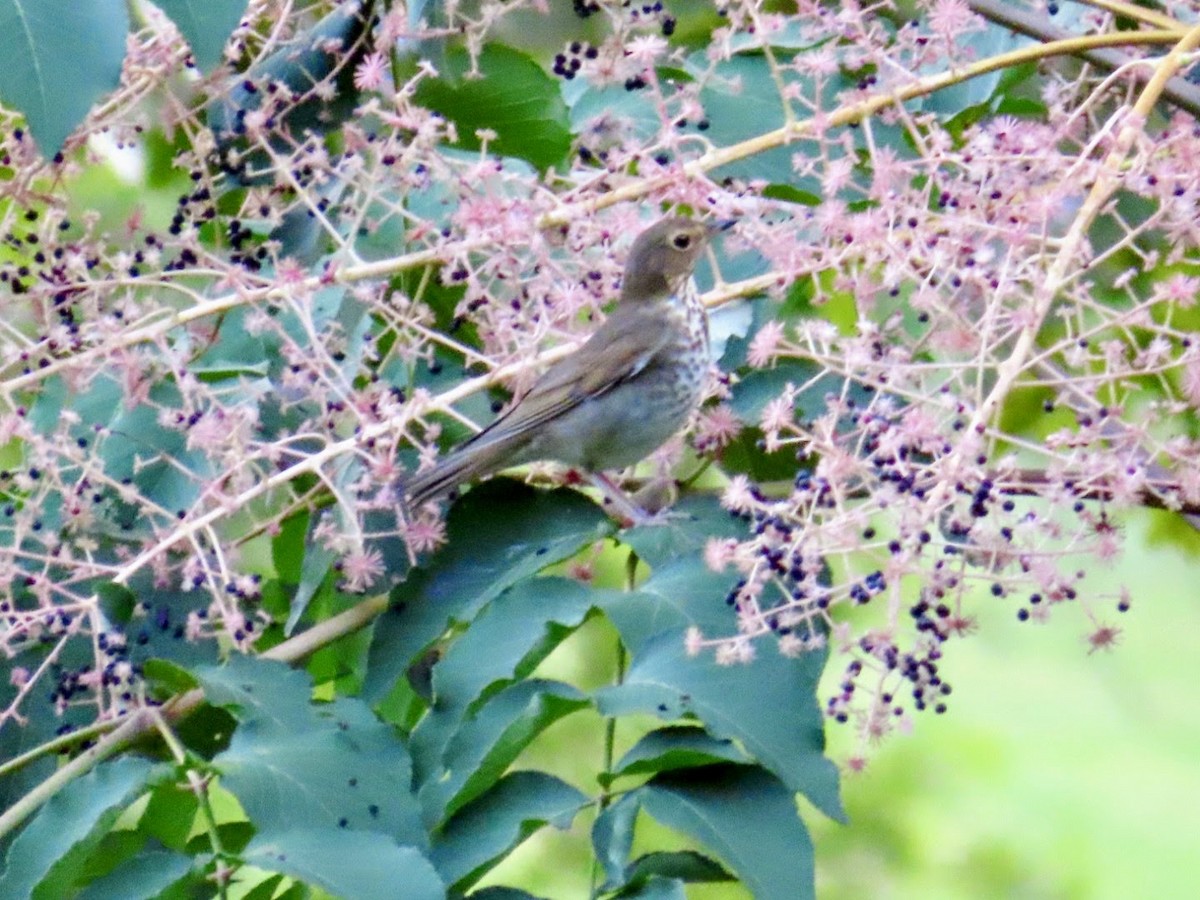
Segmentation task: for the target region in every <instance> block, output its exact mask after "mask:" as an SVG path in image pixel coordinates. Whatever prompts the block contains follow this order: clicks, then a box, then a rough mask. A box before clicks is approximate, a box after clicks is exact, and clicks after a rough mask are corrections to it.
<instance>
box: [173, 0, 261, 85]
mask: <svg viewBox="0 0 1200 900" xmlns="http://www.w3.org/2000/svg"><path fill="white" fill-rule="evenodd" d="M155 6H157V7H158V8H159V9H161V10H162V11H163V12H165V13H166V14H167V15H168V16H170V17H171V21H173V22H174V23H175V25H176V26H177V27H178V28H179V30H180V31H181V32H182V33H183V36H184V38H186V39H187V42H188V44H189V45H190V46H191V48H192V56H194V57H195V58H196V65H198V66H199V67H200V69H201V70H202V71H203V72H208V71H209V70H211V69H212V68H213V67H214V66H216V65H217V63H219V62H221V59H222V57H223V53H222V51H223V50H224V49H225V42H226V41H227V40H229V35H230V34H232V33H233V29H234V28H236V27H237V24H238V22H239V21H240V20H241V18H242V13H244V12H245V11H246V0H155Z"/></svg>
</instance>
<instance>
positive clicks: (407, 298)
mask: <svg viewBox="0 0 1200 900" xmlns="http://www.w3.org/2000/svg"><path fill="white" fill-rule="evenodd" d="M543 6H544V4H539V3H536V2H533V0H528V2H512V3H504V4H500V3H494V2H488V0H484V2H481V3H478V4H474V5H472V6H471V8H470V9H467V8H466V6H465V5H463V6H460V5H458V4H451V3H445V4H443V3H411V4H408V5H403V4H399V3H389V2H385V0H375V2H371V0H356V2H341V3H333V2H325V0H312V2H304V3H292V2H289V3H283V2H276V0H262V2H255V3H253V4H251V5H250V7H249V9H245V8H244V6H243V4H241V3H237V2H221V3H208V4H196V3H186V2H175V0H161V2H159V3H158V4H157V8H152V7H150V6H149V5H145V4H135V5H133V14H134V18H133V21H132V23H131V22H130V20H129V19H128V18H127V16H126V7H125V4H120V3H118V4H115V5H112V6H111V8H110V7H109V6H107V5H105V4H99V3H95V4H75V5H71V7H70V10H69V11H68V12H67V13H65V14H63V13H59V12H54V11H55V10H59V9H60V8H61V5H59V4H50V3H47V2H45V0H7V2H5V0H0V24H4V25H6V26H8V27H5V28H3V29H0V41H2V42H3V46H4V48H5V50H6V51H8V53H7V58H8V59H9V60H11V61H14V64H13V65H10V66H9V67H8V69H9V71H8V72H7V73H6V74H5V75H2V76H0V98H3V100H4V102H5V103H6V105H7V108H8V110H9V111H8V112H6V113H4V114H3V115H4V117H5V127H4V129H3V132H2V134H0V144H2V145H3V146H2V159H3V167H2V168H0V178H2V179H3V184H4V193H3V196H2V197H0V220H2V223H3V226H4V227H3V229H2V233H3V234H4V236H5V240H4V243H3V247H2V249H0V284H3V286H4V287H3V291H4V293H5V295H6V298H7V299H8V301H9V303H8V310H9V314H8V316H7V317H6V320H5V323H4V328H3V331H2V332H0V367H2V369H0V377H2V379H3V381H2V388H0V398H2V399H0V436H2V440H3V445H2V450H0V453H2V455H3V458H2V460H0V465H2V466H3V471H2V472H0V560H2V563H0V573H2V574H3V578H2V579H0V646H2V647H3V649H4V650H5V652H6V654H7V655H8V658H9V660H10V665H9V670H8V678H6V679H4V682H3V683H4V687H3V693H0V747H2V748H3V750H2V752H0V758H3V759H4V760H5V762H4V763H3V765H2V766H0V791H2V792H3V803H2V804H0V805H2V806H3V807H4V809H5V810H6V811H5V812H4V813H3V815H2V816H0V840H2V841H3V850H4V866H3V869H2V870H0V894H3V895H4V896H32V897H66V896H82V897H105V896H119V897H135V896H136V897H183V896H194V895H203V894H204V893H205V892H206V891H208V892H213V891H215V892H216V893H217V895H219V896H222V897H228V896H263V897H266V896H287V897H292V896H308V895H310V894H312V893H314V892H316V893H317V894H318V895H321V892H323V894H324V895H334V896H343V897H354V898H359V897H362V898H370V897H375V896H381V897H382V896H396V891H397V889H398V888H397V886H398V885H402V886H403V887H402V890H403V895H404V896H412V897H425V896H429V897H437V896H447V895H449V896H462V895H465V894H467V893H471V894H472V895H477V896H480V897H489V896H497V897H499V896H504V897H507V896H530V895H529V894H526V893H524V891H525V889H527V888H528V889H531V890H536V886H533V885H526V884H521V885H520V888H518V887H517V886H509V885H510V882H514V883H515V882H516V881H519V879H513V878H512V877H511V869H510V868H507V867H508V866H509V865H510V863H511V861H512V860H513V859H514V851H515V850H516V848H517V847H518V846H520V845H521V844H523V843H524V842H525V841H526V840H527V839H528V838H529V837H530V836H532V835H534V834H538V833H544V832H545V830H546V829H547V828H559V829H567V828H573V829H575V830H577V831H580V832H582V831H584V830H588V829H590V832H589V848H590V849H589V853H590V860H589V870H588V871H587V872H584V873H581V874H580V878H579V879H578V883H579V884H581V885H586V889H587V890H588V891H589V892H590V894H591V895H592V896H613V897H617V896H620V897H651V896H672V897H679V896H685V894H686V891H687V887H686V886H687V885H690V884H698V883H710V882H711V883H729V882H737V883H738V884H740V885H741V886H742V887H744V888H745V890H748V891H749V892H751V894H752V895H753V896H755V897H761V898H771V897H787V898H794V897H804V896H811V895H812V894H813V892H814V883H813V882H814V875H813V871H814V851H813V847H812V842H811V840H810V838H809V833H808V829H807V827H806V825H805V823H804V821H803V820H802V819H801V818H800V816H799V813H798V808H797V797H798V796H800V797H803V798H805V800H806V802H807V803H810V804H811V805H812V806H813V807H814V808H815V809H816V810H818V811H819V812H820V813H822V814H823V815H825V816H828V817H830V818H833V819H842V818H843V813H842V808H841V801H840V799H839V790H838V772H837V769H836V767H835V766H834V764H833V763H832V762H831V761H830V760H829V759H827V758H826V757H825V756H824V748H825V736H824V726H825V722H827V721H836V722H843V723H847V724H848V725H849V726H850V727H852V728H853V731H854V736H855V739H856V742H857V746H856V747H855V749H854V750H853V751H852V752H851V753H850V755H849V756H848V757H847V758H846V759H845V760H844V762H845V764H846V767H847V768H849V769H851V770H856V769H860V768H862V767H863V766H864V765H865V764H866V761H867V758H868V753H869V748H870V746H871V745H872V744H873V743H874V742H876V741H878V740H879V739H881V738H883V737H885V736H886V735H888V734H890V733H891V732H893V731H894V730H896V729H897V728H909V727H912V725H913V722H914V719H915V714H916V713H917V712H920V711H925V710H928V711H933V712H935V713H941V712H944V711H945V710H946V708H947V703H948V696H949V695H950V693H951V686H950V684H948V683H947V681H946V679H945V677H944V673H943V671H942V670H941V668H940V665H941V661H942V659H943V656H944V654H946V653H948V652H950V651H951V650H952V649H953V647H954V645H955V644H956V643H957V642H958V641H959V640H960V639H962V638H964V637H966V636H967V635H968V634H969V633H970V632H971V631H972V630H973V629H974V627H975V618H976V614H975V612H974V611H973V610H972V608H971V605H970V599H969V598H970V596H971V594H970V593H969V591H970V590H971V589H972V588H974V587H977V586H979V585H983V586H985V588H986V589H987V590H988V591H990V593H991V594H992V595H993V596H994V597H995V598H996V602H997V603H1004V602H1007V603H1010V604H1011V605H1014V606H1016V607H1017V609H1016V610H1015V611H1014V614H1015V615H1016V616H1017V617H1018V618H1020V619H1021V620H1022V621H1026V620H1029V621H1040V620H1043V619H1045V618H1046V617H1048V616H1050V615H1051V614H1053V613H1054V612H1055V611H1057V610H1058V609H1059V608H1067V607H1078V608H1079V609H1080V611H1081V612H1080V614H1081V615H1082V617H1083V618H1084V620H1085V621H1086V622H1087V626H1086V627H1087V628H1088V644H1089V646H1090V647H1091V648H1093V649H1096V648H1106V647H1109V646H1111V645H1112V644H1113V643H1114V642H1115V641H1116V639H1117V637H1118V635H1119V629H1118V628H1117V627H1116V625H1114V624H1113V616H1112V614H1113V613H1114V612H1124V611H1126V610H1127V609H1128V608H1129V606H1130V593H1129V592H1128V591H1127V590H1124V589H1121V590H1119V591H1117V592H1116V594H1115V596H1108V595H1106V594H1104V593H1102V592H1099V591H1096V590H1094V589H1092V588H1091V584H1090V582H1089V570H1090V568H1091V567H1092V566H1094V565H1095V564H1097V563H1100V562H1103V561H1106V560H1108V559H1111V558H1112V557H1114V556H1115V555H1116V554H1118V553H1119V552H1120V551H1121V545H1122V534H1121V521H1122V516H1123V515H1124V514H1126V513H1127V512H1128V511H1129V510H1132V509H1137V508H1142V507H1147V506H1152V507H1158V508H1163V509H1168V510H1174V511H1178V512H1184V513H1196V512H1200V482H1198V481H1197V479H1196V475H1195V473H1196V471H1197V467H1196V464H1195V462H1196V455H1197V448H1198V447H1200V444H1197V437H1196V431H1197V422H1196V408H1197V406H1198V405H1200V346H1197V345H1196V344H1195V342H1194V340H1193V338H1192V337H1191V332H1192V331H1194V330H1195V326H1196V313H1195V300H1196V295H1197V291H1198V289H1200V281H1198V280H1197V279H1198V277H1200V247H1198V246H1197V244H1198V242H1197V238H1196V233H1195V224H1194V219H1195V207H1196V200H1197V196H1198V195H1200V180H1198V179H1197V176H1196V174H1195V169H1196V167H1195V165H1194V163H1195V159H1196V158H1197V155H1198V151H1200V137H1198V136H1197V132H1196V130H1195V126H1194V121H1193V120H1192V116H1193V115H1194V113H1195V111H1196V109H1197V108H1200V106H1197V104H1196V91H1195V86H1194V85H1192V84H1190V83H1189V82H1187V81H1185V80H1183V79H1181V78H1178V77H1176V74H1177V73H1178V72H1181V71H1183V69H1184V68H1185V67H1186V66H1187V65H1189V64H1190V63H1191V61H1192V58H1193V56H1194V52H1195V50H1196V47H1197V46H1200V30H1198V29H1197V28H1196V27H1194V26H1189V25H1185V24H1183V22H1182V21H1178V20H1176V18H1174V17H1173V16H1172V15H1169V14H1168V13H1160V12H1151V11H1147V10H1142V9H1140V8H1134V7H1129V8H1125V7H1124V6H1123V7H1122V15H1121V17H1120V18H1117V17H1114V16H1113V15H1112V14H1110V13H1109V12H1104V11H1099V12H1098V11H1095V10H1093V11H1092V12H1091V13H1089V14H1087V15H1080V16H1075V15H1073V14H1072V15H1064V16H1062V17H1060V18H1059V19H1058V20H1057V21H1056V22H1050V21H1048V20H1047V19H1046V17H1045V16H1044V15H1043V14H1042V13H1041V12H1039V9H1040V7H1039V6H1038V5H1036V4H1029V5H1028V8H1025V7H1021V8H1019V9H1018V8H1016V6H1015V5H1012V4H1010V5H1008V6H1009V7H1011V8H1005V9H1000V8H998V5H996V4H992V3H989V2H976V3H973V4H972V6H973V7H974V8H975V9H976V10H977V11H978V12H979V13H981V14H982V15H975V14H973V13H972V12H971V11H970V10H969V9H968V8H967V6H966V5H965V4H961V3H957V2H937V3H917V4H913V5H911V7H906V8H905V13H904V15H903V16H901V15H900V14H899V13H897V12H895V11H894V10H893V9H892V8H891V7H885V6H880V7H879V8H878V9H875V8H871V9H860V8H858V7H854V6H843V5H841V4H832V3H824V4H823V3H818V2H809V0H801V2H798V3H795V4H786V3H776V4H766V5H765V6H764V4H761V3H755V2H750V0H746V2H741V0H735V2H730V3H721V4H719V5H717V4H708V3H704V2H700V0H691V2H683V0H680V2H678V3H668V4H662V3H656V4H645V5H630V4H620V3H607V2H604V3H600V2H596V3H593V2H575V3H573V4H571V6H570V7H568V6H567V5H566V4H561V5H555V8H552V9H550V10H547V9H543V8H542V7H543ZM1107 6H1111V4H1108V5H1106V6H1105V7H1104V8H1106V7H1107ZM76 7H78V9H76ZM85 7H86V8H85ZM1097 7H1101V5H1100V4H1097ZM1072 11H1073V12H1074V7H1072ZM52 12H54V14H53V15H52V14H51V13H52ZM18 22H20V23H27V25H28V27H24V28H18V27H17V26H16V24H14V23H18ZM998 23H1003V24H998ZM131 27H132V29H133V30H132V32H130V31H129V29H130V28H131ZM1010 28H1015V29H1017V30H1019V31H1020V32H1021V33H1022V34H1024V35H1027V36H1028V37H1017V36H1016V34H1014V32H1013V31H1010ZM84 38H87V40H86V41H85V40H84ZM1114 48H1121V49H1119V50H1117V49H1114ZM1163 48H1165V50H1163ZM1157 52H1164V54H1165V55H1162V56H1153V55H1152V54H1154V53H1157ZM1113 54H1116V55H1115V56H1114V55H1113ZM1137 55H1146V56H1147V59H1146V61H1144V62H1141V63H1137V64H1133V60H1134V59H1135V58H1136V56H1137ZM1080 58H1082V59H1085V60H1086V61H1087V65H1086V66H1081V65H1080V64H1079V62H1078V59H1080ZM1126 63H1130V64H1129V65H1126ZM1109 70H1116V71H1115V74H1113V75H1112V77H1109V74H1108V73H1109ZM118 76H119V77H118ZM88 110H90V112H89V111H88ZM131 156H132V158H133V159H134V161H135V162H136V164H137V165H139V166H140V167H141V172H140V173H139V175H138V176H137V185H138V186H137V188H136V191H132V190H128V189H125V188H122V187H121V185H120V183H119V182H118V181H117V180H116V176H114V175H113V174H112V173H113V169H114V168H115V167H116V166H117V165H119V164H121V163H122V161H125V160H128V159H129V158H130V157H131ZM123 194H124V195H123ZM130 195H132V197H131V196H130ZM666 210H675V211H683V212H688V213H690V214H693V215H696V216H704V217H709V216H711V217H714V218H726V217H730V216H733V217H737V218H738V219H739V220H740V224H739V226H738V228H737V230H736V232H735V233H734V234H732V235H730V236H728V237H726V238H724V239H723V240H722V241H721V242H720V244H719V246H717V247H715V248H714V252H713V253H712V254H711V256H710V258H709V260H708V262H707V263H706V264H705V266H704V271H702V272H701V273H700V274H699V280H700V282H701V284H702V287H703V288H705V289H706V290H707V293H706V294H705V298H706V302H707V303H708V305H709V306H710V308H711V309H712V310H713V328H714V334H715V335H716V336H717V337H718V338H720V340H719V341H718V343H719V344H720V345H721V354H720V360H719V364H720V369H721V371H722V375H721V377H720V378H714V379H713V382H712V389H711V391H710V397H709V402H708V404H707V405H706V406H705V408H704V409H703V410H702V411H701V412H700V413H699V414H698V415H697V417H696V419H695V421H694V423H693V426H692V427H691V428H690V429H689V431H688V435H687V437H686V438H685V437H680V438H678V439H675V440H673V441H671V442H669V443H668V444H667V445H666V446H665V447H663V448H662V449H660V450H659V451H657V452H656V453H655V454H654V455H653V456H652V457H651V459H649V460H648V461H646V462H645V463H643V464H642V465H641V466H639V467H636V468H635V469H634V470H633V471H630V472H627V473H624V475H623V476H622V479H623V483H624V484H625V485H626V486H627V487H629V488H630V489H631V490H634V489H644V493H643V494H641V495H640V496H648V495H649V494H651V493H660V494H661V493H664V489H665V492H667V493H674V494H678V496H679V500H678V502H677V503H676V504H675V506H674V508H673V510H672V516H670V517H666V518H665V519H664V520H663V521H660V522H656V523H652V524H643V525H639V526H637V527H622V526H623V523H620V522H616V521H614V520H612V519H611V518H610V517H609V516H608V515H607V514H606V513H605V511H604V508H603V506H602V505H600V504H598V503H597V502H596V501H595V499H594V497H593V495H592V494H589V493H587V492H583V491H580V490H578V489H577V488H576V487H575V486H574V485H575V479H574V478H573V477H572V476H571V475H570V474H564V473H562V472H561V471H559V470H557V469H555V468H553V467H551V466H546V465H542V464H536V465H533V466H529V467H526V468H525V469H524V470H521V471H520V472H518V473H516V474H519V475H521V476H522V477H523V478H524V480H525V481H526V482H530V483H532V485H533V486H531V485H530V484H528V483H522V482H520V481H517V480H514V479H511V478H504V477H501V478H495V479H492V480H491V481H488V482H486V483H484V484H481V485H478V486H475V487H472V488H470V489H468V490H467V491H466V492H465V494H464V496H463V497H462V498H461V499H459V500H458V501H457V502H455V503H454V504H453V505H452V506H450V508H449V510H448V512H447V513H446V515H445V517H444V518H443V510H441V509H439V508H435V507H432V506H431V507H427V508H423V509H416V510H410V509H407V508H406V505H405V503H404V498H403V488H402V485H403V476H404V474H405V473H406V472H410V471H412V470H414V469H415V468H416V467H418V466H420V465H423V464H426V463H428V462H429V461H431V460H432V459H433V458H434V457H436V455H437V454H438V453H440V452H441V451H442V450H443V449H444V448H446V447H448V446H449V445H451V444H452V443H453V442H455V441H457V440H459V439H460V438H462V437H463V436H464V435H465V434H466V433H467V432H468V430H469V429H468V426H467V423H468V422H469V421H470V422H483V421H485V420H486V418H487V417H488V416H489V415H490V411H491V410H492V409H498V408H499V406H500V405H501V403H502V402H503V401H502V399H501V398H500V395H498V394H497V395H493V394H492V392H493V391H494V390H495V389H497V388H498V387H500V386H501V385H503V386H506V387H508V388H510V389H512V390H514V391H518V392H519V391H520V390H521V389H522V388H524V387H525V386H527V385H528V384H529V380H530V378H531V377H532V375H533V373H534V372H535V371H536V368H537V366H538V365H540V364H543V363H545V362H548V361H550V360H552V359H556V358H559V357H561V356H562V355H563V354H565V353H568V352H570V349H571V348H572V347H573V346H575V344H576V343H577V342H578V340H579V339H580V338H581V337H582V336H583V335H585V334H586V333H587V332H588V331H590V330H591V329H592V327H593V325H592V324H591V322H592V320H594V319H595V318H597V317H598V316H601V315H603V312H604V308H605V304H606V303H607V302H608V301H609V300H610V299H611V298H612V297H613V295H614V292H615V288H616V285H617V284H618V283H619V278H620V259H621V258H622V256H623V254H624V253H625V251H626V250H627V248H628V238H629V236H631V235H632V234H634V233H636V232H637V231H638V230H640V229H641V228H642V227H644V225H645V224H647V223H648V222H650V221H651V220H652V219H653V218H655V217H656V216H657V215H658V214H659V213H660V212H662V211H666ZM542 346H546V347H548V348H549V349H545V350H542V351H541V352H537V348H539V347H542ZM1006 598H1007V599H1006ZM831 655H832V656H834V657H835V658H836V660H837V666H838V670H837V671H836V672H834V673H831V674H830V676H829V682H828V683H831V684H832V685H833V690H832V691H831V692H828V689H827V693H826V694H825V695H823V696H819V693H818V687H819V684H820V683H821V678H822V672H823V669H824V667H825V663H826V660H827V658H828V657H829V656H831ZM575 657H582V658H584V659H586V660H588V661H589V662H590V665H589V666H582V667H579V668H577V669H576V670H574V671H572V670H571V666H570V665H567V664H566V661H567V660H571V659H574V658H575ZM47 701H48V702H47ZM578 723H584V725H585V728H584V730H585V732H586V741H585V742H584V743H585V744H586V749H581V750H580V751H579V753H578V754H577V757H578V758H569V759H568V758H563V754H561V753H560V754H556V755H555V754H552V755H551V756H553V757H554V758H551V757H550V756H548V755H547V754H546V752H545V750H546V748H547V747H552V746H556V745H555V744H554V735H555V732H556V731H557V730H559V729H561V728H563V727H566V726H568V725H572V724H578Z"/></svg>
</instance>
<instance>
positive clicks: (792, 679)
mask: <svg viewBox="0 0 1200 900" xmlns="http://www.w3.org/2000/svg"><path fill="white" fill-rule="evenodd" d="M824 663H825V654H824V653H820V652H817V651H810V652H808V653H806V654H804V655H803V656H801V657H799V658H797V659H789V658H787V657H785V656H783V655H782V654H780V653H778V652H777V651H776V650H775V649H774V648H773V647H771V646H769V645H764V646H763V647H761V648H760V650H759V653H758V656H757V657H756V658H755V659H754V660H753V661H752V662H748V663H741V664H737V665H729V666H721V665H717V664H716V663H715V662H714V661H713V659H712V657H711V655H703V656H695V657H692V656H688V655H687V652H686V650H685V648H684V644H683V637H682V635H681V634H679V633H677V632H665V633H663V634H660V635H659V636H658V637H656V638H653V639H652V640H650V641H649V642H648V643H647V644H646V645H645V646H644V647H643V648H642V649H641V650H640V651H639V652H638V653H637V655H636V656H635V657H634V660H633V663H632V665H631V666H630V668H629V671H628V673H627V675H626V679H625V681H624V683H623V684H620V685H616V686H614V687H610V688H606V689H604V690H602V691H600V692H599V694H598V696H597V702H598V705H599V707H600V711H601V712H602V713H603V714H604V715H625V714H628V713H632V712H651V713H654V714H656V715H658V716H660V717H662V718H665V719H675V718H680V717H681V716H682V715H685V714H688V715H694V716H695V717H696V718H697V719H698V720H699V721H700V723H701V724H703V725H704V727H705V728H706V729H707V730H708V731H709V732H710V733H711V734H712V735H714V736H715V737H717V738H723V739H726V740H736V741H738V742H740V744H741V746H742V747H744V748H745V750H746V752H748V753H749V754H750V755H751V756H752V757H753V758H754V759H755V760H756V761H757V762H759V763H760V764H761V765H763V766H764V767H765V768H767V769H768V770H769V771H771V772H772V773H774V774H775V775H776V776H777V777H779V778H780V779H781V780H782V781H783V782H784V783H785V784H786V785H787V786H788V788H789V789H791V790H793V791H798V792H800V793H802V794H804V795H805V796H806V797H808V798H809V799H810V800H811V801H812V802H813V804H814V805H815V806H816V807H817V808H818V809H820V810H821V811H822V812H824V813H825V814H826V815H827V816H829V817H831V818H834V819H838V820H839V821H841V820H843V819H844V813H843V812H842V807H841V801H840V800H839V798H838V776H837V768H836V767H835V766H834V765H833V763H832V762H830V761H829V760H828V759H826V758H825V756H824V755H823V754H824V749H825V735H824V730H823V729H824V718H823V716H822V714H821V710H820V707H819V705H818V704H817V700H816V688H817V684H818V682H819V680H820V676H821V669H822V667H823V666H824Z"/></svg>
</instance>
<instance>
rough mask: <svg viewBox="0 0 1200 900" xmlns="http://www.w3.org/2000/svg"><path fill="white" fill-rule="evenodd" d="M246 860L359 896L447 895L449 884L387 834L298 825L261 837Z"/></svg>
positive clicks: (382, 899)
mask: <svg viewBox="0 0 1200 900" xmlns="http://www.w3.org/2000/svg"><path fill="white" fill-rule="evenodd" d="M241 857H242V859H243V860H244V861H245V862H247V863H249V864H250V865H253V866H258V867H259V868H261V869H266V870H267V871H269V872H282V873H283V874H285V875H290V876H291V877H292V878H296V879H299V880H300V881H303V882H304V883H305V884H308V885H312V886H314V887H319V888H321V889H322V890H325V891H328V892H329V893H331V894H334V895H335V896H338V897H347V898H350V897H352V898H354V900H376V898H378V900H395V898H396V897H398V896H403V897H404V898H405V900H425V898H429V900H443V898H444V897H445V896H446V889H445V886H444V885H443V884H442V882H441V879H440V878H439V877H438V874H437V872H435V871H434V868H433V866H432V865H430V863H429V860H427V859H426V858H425V857H424V856H423V855H422V854H421V853H420V852H419V851H417V850H415V849H413V848H411V847H397V846H396V844H394V843H393V842H392V841H391V840H389V839H388V838H387V837H385V836H384V835H382V834H371V833H369V832H361V831H343V830H339V829H336V828H294V829H290V830H284V831H276V832H274V833H273V834H271V835H270V837H269V838H268V837H265V836H261V835H260V836H258V837H256V838H255V839H254V840H252V841H251V842H250V844H249V845H248V846H247V847H246V849H245V850H244V851H243V852H242V854H241ZM401 886H402V887H401Z"/></svg>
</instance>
